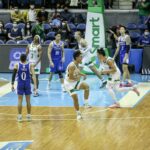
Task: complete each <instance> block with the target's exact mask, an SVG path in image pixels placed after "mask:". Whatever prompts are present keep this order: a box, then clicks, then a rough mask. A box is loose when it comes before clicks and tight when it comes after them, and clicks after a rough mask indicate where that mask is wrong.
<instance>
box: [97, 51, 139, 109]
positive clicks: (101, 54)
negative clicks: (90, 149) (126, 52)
mask: <svg viewBox="0 0 150 150" xmlns="http://www.w3.org/2000/svg"><path fill="white" fill-rule="evenodd" d="M97 55H98V58H99V60H100V62H101V64H102V66H103V68H104V70H102V71H101V74H102V75H109V76H110V77H109V78H108V81H107V85H106V88H107V89H108V91H109V93H110V95H111V96H112V98H113V100H114V104H113V105H111V106H110V107H120V105H119V103H118V101H117V98H116V94H115V90H116V91H119V92H125V91H130V90H132V91H133V92H135V93H136V94H137V95H138V96H139V94H140V93H139V92H138V90H137V89H136V87H134V86H126V84H121V81H120V77H121V72H120V70H119V68H118V67H117V65H116V63H115V61H114V60H113V58H111V57H106V56H105V51H104V50H103V49H102V48H101V49H98V50H97Z"/></svg>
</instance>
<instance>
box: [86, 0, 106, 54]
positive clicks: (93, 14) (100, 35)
mask: <svg viewBox="0 0 150 150" xmlns="http://www.w3.org/2000/svg"><path fill="white" fill-rule="evenodd" d="M97 1H98V6H96V7H94V6H92V4H91V1H89V7H88V14H87V23H86V33H85V38H86V40H87V42H88V44H89V46H90V47H92V51H91V53H92V54H96V50H97V49H98V48H100V47H105V28H104V18H103V12H104V6H103V1H102V0H97Z"/></svg>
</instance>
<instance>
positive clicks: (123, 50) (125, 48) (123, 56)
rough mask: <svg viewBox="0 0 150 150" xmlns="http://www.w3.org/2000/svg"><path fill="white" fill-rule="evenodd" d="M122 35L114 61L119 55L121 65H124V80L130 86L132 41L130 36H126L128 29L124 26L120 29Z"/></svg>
mask: <svg viewBox="0 0 150 150" xmlns="http://www.w3.org/2000/svg"><path fill="white" fill-rule="evenodd" d="M120 34H121V36H120V37H119V38H118V46H117V49H116V52H115V54H114V57H113V59H115V58H116V56H117V55H118V53H119V57H120V64H121V65H122V71H123V80H124V81H126V80H127V82H128V84H131V80H130V72H129V69H128V63H129V51H130V47H131V39H130V36H129V35H127V34H126V29H125V27H123V26H121V27H120Z"/></svg>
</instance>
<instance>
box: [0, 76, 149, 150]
mask: <svg viewBox="0 0 150 150" xmlns="http://www.w3.org/2000/svg"><path fill="white" fill-rule="evenodd" d="M0 76H1V87H0V89H1V90H0V120H1V124H0V133H1V134H0V141H1V143H0V148H1V149H2V150H5V149H7V148H12V149H13V150H16V149H19V147H21V148H20V149H23V148H22V147H23V146H24V149H26V150H37V149H43V150H47V149H51V150H53V149H55V150H56V149H60V150H91V149H106V150H108V149H111V150H120V149H121V150H126V149H133V150H134V149H136V150H145V149H147V150H148V149H149V144H150V130H149V124H150V111H149V109H150V103H149V100H150V95H149V91H150V83H148V82H146V81H147V79H148V78H149V77H148V76H147V77H144V76H141V75H138V74H134V75H132V80H134V81H135V82H136V83H137V84H139V85H138V89H139V90H140V92H141V95H140V96H139V97H138V96H136V95H135V94H134V93H133V92H129V93H124V94H122V93H121V94H120V93H119V94H118V95H117V97H118V98H120V104H121V106H122V107H123V108H120V109H110V108H108V107H107V106H109V105H110V104H112V103H113V100H112V98H111V97H110V96H109V95H108V93H107V90H106V88H103V89H100V88H99V81H98V79H97V78H96V77H95V76H92V75H91V76H88V78H87V80H86V82H87V83H89V85H90V98H89V103H90V104H91V105H92V106H93V107H92V108H91V109H85V108H84V107H83V98H82V96H81V95H82V91H81V92H79V93H78V94H79V99H80V106H81V112H82V114H83V119H82V120H80V121H78V120H76V114H75V111H74V108H73V101H72V99H71V98H70V97H69V95H68V94H67V93H63V92H61V86H60V83H59V80H58V78H57V76H55V77H54V79H53V81H52V86H51V89H50V90H47V77H48V75H44V74H42V75H41V76H40V88H39V94H40V96H39V97H33V96H32V98H31V104H32V121H31V122H27V121H26V108H25V102H24V107H23V122H22V123H18V122H17V121H16V117H17V95H16V94H15V93H13V92H11V89H10V88H11V86H10V83H8V82H7V80H8V81H10V79H11V74H0Z"/></svg>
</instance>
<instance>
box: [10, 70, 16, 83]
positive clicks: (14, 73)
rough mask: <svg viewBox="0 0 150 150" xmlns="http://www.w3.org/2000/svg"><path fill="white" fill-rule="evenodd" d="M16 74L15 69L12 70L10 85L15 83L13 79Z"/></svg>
mask: <svg viewBox="0 0 150 150" xmlns="http://www.w3.org/2000/svg"><path fill="white" fill-rule="evenodd" d="M16 74H17V69H14V70H13V74H12V80H11V84H14V82H15V77H16Z"/></svg>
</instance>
